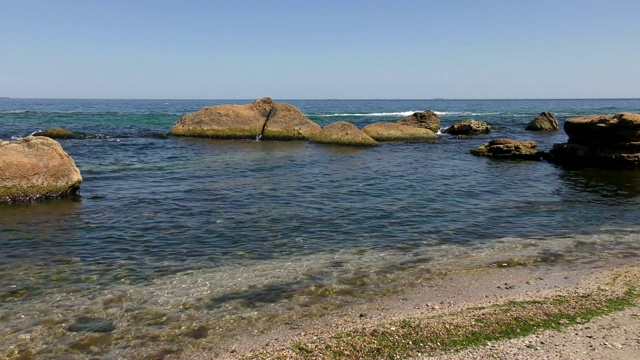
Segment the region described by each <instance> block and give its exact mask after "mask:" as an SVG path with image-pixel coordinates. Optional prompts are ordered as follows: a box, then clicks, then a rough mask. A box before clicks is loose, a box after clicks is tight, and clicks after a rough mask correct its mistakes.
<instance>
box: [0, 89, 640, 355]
mask: <svg viewBox="0 0 640 360" xmlns="http://www.w3.org/2000/svg"><path fill="white" fill-rule="evenodd" d="M277 101H285V102H289V103H291V104H293V105H295V106H297V107H298V108H300V110H301V111H302V112H303V113H304V114H306V115H307V116H308V117H309V118H311V119H312V120H314V121H316V122H317V123H319V124H320V125H326V124H328V123H331V122H334V121H350V122H352V123H354V124H356V125H358V126H360V127H362V126H365V125H367V124H370V123H374V122H378V121H392V120H396V119H399V118H401V117H404V116H406V115H409V114H411V113H412V112H414V111H422V110H426V109H432V110H434V111H436V112H438V113H440V114H441V117H442V126H443V127H446V126H449V125H450V124H452V123H453V122H456V121H459V120H463V119H468V118H474V119H478V120H484V121H486V122H488V123H489V124H490V125H492V126H493V128H494V131H493V133H491V134H489V135H486V136H480V137H477V138H473V139H455V138H453V137H450V136H448V135H443V136H442V137H441V138H440V139H439V140H438V141H436V142H434V143H428V144H422V143H419V144H384V145H382V146H380V147H376V148H372V149H360V148H349V147H340V146H331V145H321V144H315V143H312V142H306V141H301V142H268V141H250V140H242V141H221V140H210V139H190V138H174V137H169V138H165V137H163V136H162V135H163V134H165V133H167V132H168V131H169V130H170V129H171V126H172V125H173V123H175V122H176V121H177V120H178V119H179V118H180V116H181V115H183V114H186V113H189V112H193V111H196V110H198V109H200V108H202V107H203V106H207V105H216V104H222V103H240V104H244V103H248V102H251V101H250V100H238V101H228V100H224V101H220V100H164V101H163V100H39V99H38V100H36V99H34V100H30V99H0V139H3V140H9V139H19V138H21V137H24V136H27V135H29V134H31V133H33V132H35V131H38V130H43V129H46V128H52V127H64V128H66V129H68V130H71V131H74V132H76V133H79V134H82V138H81V139H74V140H61V141H60V143H61V144H62V146H63V147H64V149H65V150H66V151H67V152H68V153H69V154H70V155H71V156H72V157H73V159H74V160H75V162H76V164H77V165H78V167H79V168H80V170H81V173H82V176H83V178H84V181H83V183H82V188H81V191H80V195H79V196H78V197H77V198H73V199H64V200H58V201H49V202H45V203H39V204H20V205H6V204H5V205H0V304H1V305H2V306H1V307H0V324H2V323H4V324H3V325H4V326H2V328H4V330H3V331H4V332H2V333H0V349H1V348H3V347H4V348H9V347H10V346H13V345H15V344H16V343H18V342H19V340H18V339H19V338H20V336H21V335H22V336H24V335H25V334H31V333H33V332H34V329H35V328H37V326H41V325H34V324H33V323H31V322H25V320H21V319H16V318H15V316H14V315H15V314H16V313H21V314H28V313H30V312H34V311H37V312H44V313H48V314H57V315H56V319H57V320H56V321H53V323H54V324H58V325H52V326H51V328H52V329H56V326H59V327H64V326H65V325H66V324H67V323H69V322H71V321H73V319H74V318H76V317H78V316H80V315H87V314H89V315H91V314H94V315H95V314H96V313H100V314H102V315H101V316H102V317H104V316H105V315H104V314H105V313H106V314H110V313H109V311H112V312H113V313H112V315H113V317H116V319H117V324H116V325H117V326H116V328H117V330H116V334H117V333H118V332H123V333H124V332H126V331H128V330H127V329H135V331H137V332H138V333H144V331H146V330H148V328H146V327H144V326H143V325H140V324H134V323H133V321H132V320H131V319H132V316H133V315H132V314H134V313H136V311H137V312H140V311H142V310H143V309H147V310H148V309H155V310H154V311H160V310H158V308H157V307H159V306H161V307H162V309H164V310H163V311H167V312H168V313H171V314H176V313H181V311H187V312H190V313H189V314H192V315H193V314H197V317H198V318H200V319H202V320H203V321H204V320H205V319H209V320H211V321H213V320H212V319H220V318H224V317H230V316H236V315H237V316H244V315H246V313H247V311H251V313H252V314H253V312H255V313H256V314H257V315H255V316H262V315H264V316H265V317H267V316H273V314H274V313H283V312H290V313H296V314H300V313H304V311H305V310H304V309H311V308H313V306H312V305H313V304H317V303H318V301H319V300H322V301H323V302H326V303H327V304H334V305H335V306H340V304H343V303H349V302H352V301H359V299H362V298H364V297H366V296H377V295H376V293H377V292H378V291H386V290H393V289H396V288H398V287H400V286H402V285H403V284H405V283H407V282H410V281H411V280H412V279H415V278H416V277H419V276H422V275H424V274H428V273H433V272H437V271H442V270H446V269H452V268H472V267H477V266H484V265H487V264H491V263H494V262H500V261H504V260H507V259H516V258H517V259H525V260H527V261H533V262H543V263H545V264H548V265H549V266H553V264H560V263H562V264H567V263H576V264H577V263H588V262H591V261H594V259H595V260H601V259H602V258H603V254H606V257H608V258H618V259H636V258H637V256H638V254H640V252H639V251H640V247H639V245H638V241H637V238H638V236H637V234H638V225H639V221H638V220H639V219H640V207H639V206H638V205H639V204H640V196H639V195H640V172H638V171H631V170H597V169H579V170H577V169H563V168H561V167H557V166H555V165H552V164H549V163H547V162H514V161H495V160H491V159H487V158H478V157H474V156H472V155H471V154H470V153H469V150H470V149H471V148H473V147H476V146H478V145H480V144H482V143H484V142H487V141H488V140H489V139H492V138H499V137H508V138H513V139H520V140H535V141H539V142H540V146H539V148H540V149H542V150H548V149H550V148H551V146H552V144H553V143H558V142H564V141H566V135H565V134H564V133H563V132H562V131H559V132H554V133H535V132H527V131H524V128H525V127H526V125H527V124H528V122H529V121H530V120H531V119H533V118H534V117H535V116H536V115H537V114H538V113H540V112H542V111H551V112H552V113H554V114H555V115H556V117H557V118H558V120H559V121H560V123H561V124H562V123H563V121H564V120H565V119H566V118H568V117H572V116H579V115H586V114H595V113H617V112H622V111H626V112H640V100H637V99H635V100H625V99H622V100H277ZM177 283H180V284H182V286H181V287H177V286H176V284H177ZM172 284H173V285H172ZM203 284H207V285H206V286H204V285H203ZM121 293H126V294H128V295H127V296H128V297H127V303H128V304H132V306H131V307H129V308H127V309H129V310H126V309H125V310H123V309H121V308H118V310H117V312H116V310H115V308H111V307H109V306H107V305H105V299H112V298H113V297H114V296H115V295H114V294H121ZM56 298H58V299H62V300H60V301H57V302H55V301H52V300H51V299H56ZM187 298H188V302H189V303H190V304H191V305H190V307H189V308H188V309H187V310H185V309H183V305H184V301H185V300H184V299H187ZM328 298H330V299H328ZM143 299H147V300H143ZM148 299H156V300H157V301H156V302H149V300H148ZM177 299H180V301H182V302H181V303H179V304H178V303H176V301H178V300H177ZM181 306H182V307H181ZM36 309H37V310H36ZM131 309H135V311H134V310H131ZM127 311H131V313H129V312H127ZM308 311H311V310H308ZM314 311H315V310H314ZM327 311H328V310H327ZM242 314H244V315H242ZM33 316H35V315H33ZM194 316H196V315H194ZM27 317H28V316H27ZM107 317H108V316H107ZM180 321H182V320H179V319H177V318H176V319H175V321H174V322H171V321H169V322H167V323H166V324H165V325H162V326H165V330H166V329H173V328H172V326H174V325H175V326H177V325H176V324H178V323H179V322H180ZM162 326H160V328H162ZM145 329H146V330H145ZM154 329H156V328H154ZM52 331H53V330H52ZM154 331H155V330H154ZM167 331H168V330H167ZM64 334H66V333H64ZM59 336H63V335H59ZM64 336H76V335H74V334H66V335H64ZM209 337H210V338H213V337H214V335H210V336H209ZM50 338H51V339H56V337H53V336H50ZM2 339H5V340H2ZM187 340H189V341H191V340H193V339H187ZM187 340H185V341H187ZM63 343H64V342H63ZM43 344H45V345H41V346H42V347H43V348H42V347H41V348H37V349H35V348H34V350H33V351H34V352H35V353H37V354H40V355H39V357H37V358H46V357H49V356H54V352H53V351H54V350H51V349H53V348H55V347H54V346H53V345H48V348H47V345H46V341H45V342H43ZM34 346H35V345H34ZM108 348H109V349H107V350H104V349H103V350H101V352H98V353H96V354H97V355H100V356H102V355H104V356H108V355H109V354H111V355H113V354H128V353H126V351H127V350H123V349H125V347H124V346H123V345H122V344H120V343H118V342H114V344H113V345H111V346H110V347H108ZM140 348H143V345H140ZM47 349H48V350H47ZM65 349H66V348H63V349H58V350H56V351H59V352H58V353H57V354H60V353H64V352H65V351H71V352H73V351H76V350H69V349H66V350H65ZM47 351H50V352H47ZM118 351H120V352H122V351H124V353H120V352H118ZM76 352H77V351H76ZM80 353H82V351H80ZM96 354H94V355H96ZM0 355H2V353H0ZM123 356H124V355H123ZM125 357H126V356H125Z"/></svg>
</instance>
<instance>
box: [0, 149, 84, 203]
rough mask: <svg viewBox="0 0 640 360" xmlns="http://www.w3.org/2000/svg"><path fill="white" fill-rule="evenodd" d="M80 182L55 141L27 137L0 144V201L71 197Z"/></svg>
mask: <svg viewBox="0 0 640 360" xmlns="http://www.w3.org/2000/svg"><path fill="white" fill-rule="evenodd" d="M81 182H82V177H81V176H80V170H79V169H78V168H77V167H76V164H75V162H74V161H73V159H71V157H70V156H69V155H68V154H67V153H66V152H65V151H64V150H63V149H62V146H60V144H59V143H58V142H57V141H55V140H52V139H50V138H47V137H43V136H29V137H26V138H25V139H23V140H21V141H17V142H7V141H5V142H0V202H23V201H34V200H38V199H41V198H50V197H62V196H67V195H73V194H75V193H76V192H77V191H78V189H79V188H80V183H81Z"/></svg>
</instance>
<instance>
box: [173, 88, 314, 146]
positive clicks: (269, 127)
mask: <svg viewBox="0 0 640 360" xmlns="http://www.w3.org/2000/svg"><path fill="white" fill-rule="evenodd" d="M319 131H320V126H319V125H318V124H316V123H314V122H313V121H311V120H309V119H308V118H307V117H306V116H304V115H303V114H302V113H301V112H300V110H298V109H297V108H296V107H295V106H293V105H290V104H285V103H275V102H274V101H273V100H272V99H271V98H268V97H265V98H262V99H260V100H256V101H254V102H253V103H251V104H247V105H218V106H210V107H205V108H203V109H202V110H199V111H196V112H194V113H191V114H187V115H185V116H183V117H182V118H180V120H178V122H176V123H175V125H174V126H173V129H172V130H171V131H170V132H169V134H170V135H177V136H195V137H211V138H221V139H255V138H261V137H264V138H265V139H278V140H295V139H308V138H310V137H311V136H312V135H313V134H315V133H317V132H319Z"/></svg>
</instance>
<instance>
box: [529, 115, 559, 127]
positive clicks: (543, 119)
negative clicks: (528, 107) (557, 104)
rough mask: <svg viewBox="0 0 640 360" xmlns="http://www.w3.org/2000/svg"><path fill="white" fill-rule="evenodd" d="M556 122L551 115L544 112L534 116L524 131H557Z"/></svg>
mask: <svg viewBox="0 0 640 360" xmlns="http://www.w3.org/2000/svg"><path fill="white" fill-rule="evenodd" d="M559 127H560V126H559V125H558V120H557V119H556V117H555V116H553V114H552V113H550V112H548V111H545V112H541V113H540V114H539V115H538V116H536V117H535V118H534V119H533V120H531V122H530V123H529V125H527V127H526V128H525V130H531V131H556V130H558V129H559Z"/></svg>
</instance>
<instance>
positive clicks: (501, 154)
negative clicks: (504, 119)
mask: <svg viewBox="0 0 640 360" xmlns="http://www.w3.org/2000/svg"><path fill="white" fill-rule="evenodd" d="M537 146H538V142H537V141H518V140H510V139H495V140H491V141H489V142H488V143H487V144H483V145H480V146H479V147H477V148H475V149H472V150H471V153H472V154H473V155H477V156H488V157H494V158H508V159H522V160H540V158H542V157H543V153H542V152H540V151H537V150H536V147H537Z"/></svg>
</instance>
